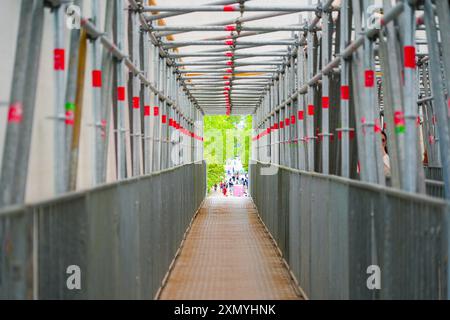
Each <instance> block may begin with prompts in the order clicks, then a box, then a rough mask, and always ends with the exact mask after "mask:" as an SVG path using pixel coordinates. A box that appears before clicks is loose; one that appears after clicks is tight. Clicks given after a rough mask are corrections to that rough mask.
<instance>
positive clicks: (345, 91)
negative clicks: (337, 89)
mask: <svg viewBox="0 0 450 320" xmlns="http://www.w3.org/2000/svg"><path fill="white" fill-rule="evenodd" d="M341 99H342V100H348V99H350V88H349V86H341Z"/></svg>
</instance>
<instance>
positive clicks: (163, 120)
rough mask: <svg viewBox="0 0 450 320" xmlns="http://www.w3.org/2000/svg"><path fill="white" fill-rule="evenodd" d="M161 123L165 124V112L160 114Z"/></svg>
mask: <svg viewBox="0 0 450 320" xmlns="http://www.w3.org/2000/svg"><path fill="white" fill-rule="evenodd" d="M161 123H163V124H166V123H167V116H166V115H165V114H163V115H162V116H161Z"/></svg>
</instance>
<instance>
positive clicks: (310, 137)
mask: <svg viewBox="0 0 450 320" xmlns="http://www.w3.org/2000/svg"><path fill="white" fill-rule="evenodd" d="M308 3H309V4H312V1H311V0H309V1H308ZM311 21H312V14H311V12H308V23H311ZM306 41H307V54H308V58H307V79H311V78H312V77H313V76H314V43H313V42H314V39H313V33H312V31H311V30H309V31H308V34H307V36H306ZM307 103H308V108H307V112H306V131H307V136H306V144H307V148H308V167H307V169H308V171H314V168H315V165H314V164H315V160H314V145H315V141H314V138H315V137H314V109H315V107H314V87H312V86H311V87H309V88H308V93H307Z"/></svg>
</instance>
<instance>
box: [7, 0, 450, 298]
mask: <svg viewBox="0 0 450 320" xmlns="http://www.w3.org/2000/svg"><path fill="white" fill-rule="evenodd" d="M193 12H221V13H223V14H224V15H227V14H234V15H236V14H237V18H236V17H235V18H230V19H225V20H222V21H215V22H214V23H208V24H204V25H202V24H195V21H194V22H193V23H190V24H183V25H174V24H171V23H166V20H164V19H167V21H170V20H169V19H171V18H174V17H179V16H182V15H184V14H188V13H193ZM253 12H256V13H255V14H251V15H248V14H247V13H253ZM258 12H262V13H258ZM289 14H297V16H296V19H297V18H298V22H297V23H294V24H292V23H289V24H284V25H271V24H270V23H267V24H260V25H257V24H255V25H252V22H257V21H266V19H271V18H274V17H283V16H285V15H289ZM48 17H51V20H52V30H53V38H52V45H53V47H52V48H51V49H50V50H51V52H52V59H53V61H52V62H53V63H52V67H53V68H52V70H51V72H53V75H52V76H53V83H52V86H53V88H54V94H53V96H51V97H47V99H48V100H52V101H53V106H54V107H53V110H52V111H51V112H52V114H51V115H47V116H46V119H45V121H47V122H46V123H50V122H52V126H53V129H52V132H53V136H52V137H48V140H49V143H51V145H52V150H53V153H52V158H53V162H52V166H53V168H52V176H51V177H49V180H48V181H42V182H41V183H48V184H52V188H53V190H54V193H53V195H54V196H61V195H65V194H67V193H70V192H73V191H77V190H80V189H81V188H80V186H79V184H80V180H81V178H80V176H81V174H82V173H83V172H82V171H83V168H82V165H81V164H80V163H81V162H82V160H83V161H84V157H85V154H84V153H83V152H82V151H81V150H82V148H81V145H82V143H85V144H88V146H89V148H90V152H89V156H90V159H89V160H88V162H89V163H91V166H92V170H91V174H90V176H89V180H90V183H89V186H91V187H94V186H97V187H98V186H101V185H105V183H106V182H112V181H117V182H121V181H122V182H123V181H126V180H127V181H128V180H130V179H131V180H132V178H139V177H142V176H150V175H152V177H154V176H156V175H158V174H159V173H161V172H167V170H169V172H170V170H171V169H176V168H181V167H183V166H184V167H186V168H185V169H183V170H184V171H183V174H184V176H183V177H182V179H181V178H180V181H181V180H183V179H184V180H183V181H185V182H186V181H187V180H188V179H187V178H188V177H189V178H190V177H192V181H194V180H195V177H194V176H192V173H193V172H195V173H199V172H200V173H201V172H203V171H201V170H198V169H192V168H190V166H191V165H192V164H201V165H203V164H204V163H203V143H204V139H203V117H204V115H208V114H225V115H229V116H230V115H252V116H253V130H254V135H253V137H252V141H253V142H252V160H253V163H254V164H257V166H256V167H257V170H259V166H266V167H267V166H269V167H270V166H274V167H276V168H284V169H283V170H285V169H286V171H288V172H295V173H298V172H303V173H306V174H307V175H308V177H310V180H311V181H315V180H317V181H319V180H320V181H323V179H322V178H323V177H324V176H333V179H341V178H342V179H351V180H360V181H362V182H363V183H367V184H370V185H371V186H372V187H373V188H374V189H373V190H375V191H373V190H372V189H371V190H372V191H373V192H374V194H375V193H376V192H377V190H389V192H388V193H389V194H392V197H396V196H398V197H399V198H402V197H403V198H405V197H406V198H408V199H410V200H411V197H412V198H414V197H416V198H415V199H416V200H417V199H418V200H417V202H420V201H423V203H425V202H426V203H427V205H429V208H435V207H439V208H440V209H439V210H441V209H442V208H444V209H442V212H444V211H445V210H446V211H445V212H446V213H447V214H446V215H442V216H444V218H445V219H444V220H445V221H444V222H443V223H442V225H439V227H442V230H448V229H449V226H450V219H449V218H448V210H449V209H448V201H449V200H450V132H449V129H450V37H448V35H447V34H446V33H445V31H447V30H450V4H449V1H447V0H443V1H439V0H383V1H373V0H308V1H297V2H295V3H294V2H293V4H290V5H285V4H279V3H278V2H277V1H271V2H268V4H264V5H260V4H255V3H252V1H251V0H220V1H213V2H211V3H208V4H205V5H190V4H185V5H183V6H171V5H166V4H164V2H163V1H162V0H161V4H159V5H158V4H156V2H155V1H153V0H149V1H146V0H111V1H106V2H102V1H100V0H90V1H87V0H84V1H83V0H73V1H69V0H28V1H22V2H21V4H20V13H19V22H18V31H17V43H16V50H15V57H14V66H13V73H12V79H11V92H10V96H9V100H8V101H7V102H2V101H0V107H3V106H5V107H7V109H8V111H7V112H6V124H7V125H6V131H5V138H4V141H3V144H0V148H1V149H2V150H3V153H2V162H1V168H0V170H1V171H0V208H6V207H11V206H15V205H16V206H17V205H23V204H24V203H26V195H27V186H28V180H29V177H30V170H29V166H30V157H31V153H32V149H33V143H32V141H34V140H33V130H34V129H33V128H34V126H36V123H38V121H37V120H36V117H37V116H36V114H35V110H36V96H37V94H38V84H39V83H38V82H39V79H40V76H41V73H42V68H40V65H39V62H40V61H41V60H42V59H41V55H43V54H44V53H45V52H47V53H48V50H49V48H48V47H46V46H45V42H43V39H44V35H45V32H44V28H45V19H46V18H47V19H48ZM189 32H205V33H208V32H224V33H223V34H221V35H220V36H217V37H216V36H214V37H208V38H202V39H190V40H177V39H176V37H177V35H181V34H185V33H189ZM286 34H288V35H286ZM253 36H259V38H258V39H252V37H253ZM261 36H263V37H262V38H261ZM247 38H250V40H249V39H247ZM268 47H270V49H268ZM186 48H188V49H189V50H185V49H186ZM195 48H197V49H196V50H195ZM46 71H48V70H46ZM86 96H88V97H89V99H90V100H91V101H90V102H89V103H87V100H88V99H86ZM2 99H3V98H2ZM87 113H89V117H88V119H92V121H90V122H87V121H86V117H85V115H86V114H87ZM86 130H88V131H89V132H90V135H89V136H88V137H86V136H84V135H83V132H85V131H86ZM90 138H91V139H90ZM384 139H385V141H384ZM384 144H385V145H384ZM383 150H385V151H386V152H383ZM34 152H35V153H36V151H34ZM188 167H189V168H188ZM315 174H320V175H318V176H317V177H322V178H320V179H319V178H317V177H316V176H314V175H315ZM309 175H311V176H309ZM253 176H254V173H253ZM336 176H337V177H340V178H336ZM171 177H172V178H173V179H172V178H171V179H172V180H173V181H172V183H174V184H176V183H177V181H176V174H174V175H173V176H171ZM152 179H153V178H152ZM258 179H260V181H261V184H262V183H266V180H264V178H261V177H259V178H255V179H254V180H258ZM308 179H309V178H308ZM199 181H200V182H202V183H204V180H203V179H199ZM267 181H268V180H267ZM308 181H309V180H308ZM333 181H335V182H336V181H337V182H336V183H338V182H339V181H341V180H333ZM353 182H354V181H352V183H353ZM158 183H160V181H157V180H156V178H155V179H153V180H152V186H160V185H163V186H166V188H165V189H164V190H166V191H167V192H170V190H168V188H167V185H164V183H161V184H158ZM320 183H323V182H320ZM264 186H266V185H264ZM267 186H268V188H270V186H269V185H267ZM352 186H353V185H352ZM169 187H170V186H169ZM354 187H355V188H357V187H358V185H355V186H354ZM155 188H156V187H155ZM376 188H381V189H376ZM200 189H201V188H199V190H196V191H195V192H196V199H195V201H191V202H192V203H191V204H190V207H192V208H193V210H194V209H195V207H196V206H197V205H198V203H199V202H200V200H201V196H202V194H201V193H202V190H200ZM177 190H178V191H179V193H182V192H184V193H186V192H189V190H184V189H183V188H182V186H180V187H179V188H178V189H177ZM254 190H255V192H259V193H260V194H264V192H265V191H266V190H262V188H260V189H257V188H256V187H255V188H254ZM372 191H371V192H372ZM396 192H399V194H400V193H401V192H405V193H408V196H405V195H404V194H403V193H401V194H400V195H398V194H397V193H396ZM322 196H323V195H322ZM430 196H433V197H435V198H437V197H440V198H443V201H442V202H439V201H441V200H438V199H435V198H432V197H430ZM86 201H87V200H86ZM260 201H261V200H260ZM280 201H281V200H280ZM368 201H369V200H368ZM411 201H412V200H411ZM119 202H120V201H119ZM137 202H139V201H137ZM178 202H179V204H180V206H182V203H181V201H178ZM438 202H439V203H438ZM261 203H263V202H261ZM414 203H416V202H414ZM430 203H431V204H430ZM442 203H444V205H443V206H441V205H442ZM161 206H163V204H161ZM419 207H420V203H419V204H417V208H419ZM402 208H407V205H405V207H402ZM417 208H416V209H417ZM427 208H428V207H427ZM260 209H262V211H263V210H264V211H265V212H266V210H265V209H266V208H260ZM416 209H415V210H416ZM90 210H93V209H92V208H90ZM133 210H135V211H136V212H141V211H140V209H139V208H137V209H136V208H135V209H133ZM427 210H428V209H427ZM416 211H417V212H419V211H420V210H419V209H417V210H416ZM416 211H415V212H416ZM430 211H432V210H431V209H430ZM33 212H34V213H35V214H36V215H38V210H37V209H36V211H33ZM133 212H134V211H133ZM439 212H441V211H439ZM5 216H6V214H5ZM268 216H269V215H268ZM188 217H189V212H187V213H185V217H184V218H183V221H182V222H183V224H180V226H182V227H185V225H186V224H187V222H188ZM440 218H441V216H439V217H438V218H436V219H440ZM36 219H37V218H36ZM174 219H177V217H176V215H174ZM439 221H440V220H439ZM439 223H440V222H439ZM430 224H431V223H430ZM436 225H438V223H436ZM0 226H2V225H1V224H0ZM433 226H434V225H433ZM182 227H180V228H182ZM5 228H6V227H5ZM0 231H1V230H0ZM155 232H156V231H155ZM177 232H178V233H177V234H179V235H180V236H181V234H182V232H181V231H180V230H177ZM446 232H448V231H446ZM0 235H2V234H1V233H0ZM445 236H446V237H447V238H446V239H445V240H443V243H446V245H447V247H445V248H444V245H443V247H442V248H440V249H442V251H443V252H444V251H445V254H446V256H447V257H448V250H449V248H450V245H449V244H450V241H449V235H448V234H446V235H445ZM446 250H447V251H446ZM373 251H376V250H375V249H374V250H373ZM167 256H168V257H169V256H170V255H169V253H167ZM375 260H376V259H375ZM164 267H165V265H164ZM161 268H162V267H161ZM446 268H447V270H446V274H445V275H443V277H447V278H448V279H450V272H448V268H449V265H448V263H447V265H446ZM449 284H450V280H448V281H447V288H439V289H436V292H437V291H439V292H442V291H443V290H447V296H450V293H449V292H450V291H449V290H450V285H449Z"/></svg>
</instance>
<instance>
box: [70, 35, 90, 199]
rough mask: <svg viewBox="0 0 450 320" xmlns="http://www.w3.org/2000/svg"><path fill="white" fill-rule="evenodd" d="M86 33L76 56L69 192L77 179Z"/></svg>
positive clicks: (81, 38) (81, 37) (82, 37)
mask: <svg viewBox="0 0 450 320" xmlns="http://www.w3.org/2000/svg"><path fill="white" fill-rule="evenodd" d="M86 51H87V33H86V30H85V29H83V30H81V36H80V46H79V54H78V72H77V91H76V96H75V105H76V109H75V114H74V123H73V134H72V141H71V144H70V161H69V190H75V189H76V187H77V177H78V152H79V149H80V134H81V119H82V112H83V94H84V79H85V75H86Z"/></svg>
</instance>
